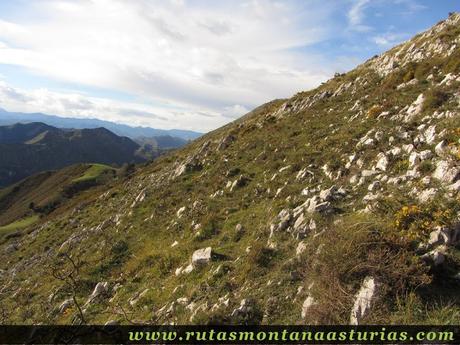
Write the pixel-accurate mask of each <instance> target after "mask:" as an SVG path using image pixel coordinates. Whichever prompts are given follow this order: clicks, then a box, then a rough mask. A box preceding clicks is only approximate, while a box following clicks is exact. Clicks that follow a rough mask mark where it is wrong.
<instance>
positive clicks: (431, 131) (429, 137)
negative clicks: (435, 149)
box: [424, 125, 436, 145]
mask: <svg viewBox="0 0 460 345" xmlns="http://www.w3.org/2000/svg"><path fill="white" fill-rule="evenodd" d="M424 135H425V140H426V143H427V144H428V145H431V144H433V143H434V141H435V140H436V126H435V125H432V126H430V127H428V129H427V130H426V131H425V133H424Z"/></svg>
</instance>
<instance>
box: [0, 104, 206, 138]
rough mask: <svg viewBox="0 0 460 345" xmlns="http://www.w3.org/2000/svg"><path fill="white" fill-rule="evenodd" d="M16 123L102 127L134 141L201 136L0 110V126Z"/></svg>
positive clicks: (81, 127) (177, 130)
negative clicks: (138, 139)
mask: <svg viewBox="0 0 460 345" xmlns="http://www.w3.org/2000/svg"><path fill="white" fill-rule="evenodd" d="M17 122H22V123H30V122H43V123H47V124H49V125H51V126H54V127H58V128H76V129H84V128H89V129H94V128H100V127H104V128H107V129H108V130H109V131H111V132H113V133H115V134H117V135H119V136H125V137H129V138H131V139H136V138H138V137H150V138H152V137H157V136H172V137H175V138H180V139H183V140H186V141H187V140H193V139H196V138H198V137H200V136H201V135H202V133H198V132H194V131H187V130H180V129H171V130H163V129H156V128H150V127H131V126H127V125H123V124H118V123H114V122H110V121H103V120H98V119H76V118H68V117H60V116H53V115H46V114H41V113H33V114H26V113H13V112H8V111H6V110H4V109H1V108H0V125H2V126H5V125H12V124H15V123H17Z"/></svg>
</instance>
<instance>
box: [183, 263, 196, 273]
mask: <svg viewBox="0 0 460 345" xmlns="http://www.w3.org/2000/svg"><path fill="white" fill-rule="evenodd" d="M193 269H194V267H193V264H189V265H188V266H187V267H185V268H184V270H183V271H182V273H184V274H189V273H192V271H193Z"/></svg>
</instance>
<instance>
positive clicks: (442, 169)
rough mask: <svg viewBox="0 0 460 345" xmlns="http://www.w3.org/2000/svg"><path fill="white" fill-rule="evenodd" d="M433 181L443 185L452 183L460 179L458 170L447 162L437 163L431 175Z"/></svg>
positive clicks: (459, 170)
mask: <svg viewBox="0 0 460 345" xmlns="http://www.w3.org/2000/svg"><path fill="white" fill-rule="evenodd" d="M433 177H434V178H435V179H438V180H440V181H441V182H444V183H454V182H456V181H457V180H458V178H459V177H460V169H459V168H458V167H456V166H451V164H449V162H447V161H439V162H438V164H437V165H436V170H435V171H434V173H433Z"/></svg>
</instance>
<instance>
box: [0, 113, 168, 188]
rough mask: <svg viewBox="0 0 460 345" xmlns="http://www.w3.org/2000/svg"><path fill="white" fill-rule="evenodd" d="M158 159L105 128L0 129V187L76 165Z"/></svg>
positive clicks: (152, 149) (39, 125)
mask: <svg viewBox="0 0 460 345" xmlns="http://www.w3.org/2000/svg"><path fill="white" fill-rule="evenodd" d="M158 155H159V151H158V148H157V147H153V146H152V147H145V145H144V146H142V147H141V145H139V144H138V143H136V142H134V141H133V140H131V139H130V138H127V137H120V136H118V135H116V134H114V133H112V132H110V131H109V130H107V129H105V128H94V129H59V128H56V127H52V126H49V125H47V124H44V123H40V122H33V123H28V124H15V125H11V126H3V127H0V157H1V159H0V186H6V185H8V184H11V183H14V182H17V181H19V180H21V179H23V178H25V177H27V176H30V175H32V174H35V173H37V172H40V171H45V170H52V169H59V168H63V167H66V166H69V165H72V164H76V163H101V164H110V165H114V164H116V165H122V164H124V163H139V162H143V161H146V160H147V159H152V158H155V157H156V156H158Z"/></svg>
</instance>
